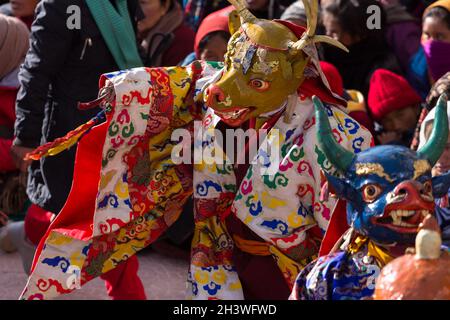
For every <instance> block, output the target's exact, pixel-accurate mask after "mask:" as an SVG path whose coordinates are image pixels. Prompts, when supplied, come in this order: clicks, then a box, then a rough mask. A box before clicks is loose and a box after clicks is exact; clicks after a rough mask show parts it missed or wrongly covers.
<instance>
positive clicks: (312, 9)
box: [292, 0, 348, 52]
mask: <svg viewBox="0 0 450 320" xmlns="http://www.w3.org/2000/svg"><path fill="white" fill-rule="evenodd" d="M302 2H303V5H304V7H305V12H306V23H307V26H306V31H305V33H304V34H303V36H302V37H301V39H300V40H298V41H297V42H295V43H294V44H293V46H292V49H294V50H297V51H300V50H302V49H303V48H304V47H306V46H307V45H308V44H310V43H319V42H326V43H328V44H331V45H333V46H336V47H338V48H340V49H342V50H344V51H346V52H348V49H347V48H346V47H345V46H344V45H343V44H342V43H340V42H339V41H337V40H335V39H333V38H331V37H328V36H316V35H315V34H316V28H317V18H318V15H319V3H318V0H312V1H311V3H310V1H309V0H302Z"/></svg>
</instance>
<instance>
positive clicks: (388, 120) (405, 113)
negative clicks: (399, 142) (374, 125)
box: [380, 106, 419, 133]
mask: <svg viewBox="0 0 450 320" xmlns="http://www.w3.org/2000/svg"><path fill="white" fill-rule="evenodd" d="M418 115H419V107H418V106H410V107H407V108H404V109H399V110H394V111H392V112H389V113H388V114H387V115H385V116H384V117H383V119H381V121H380V123H381V125H382V126H383V129H384V130H385V131H391V132H397V133H403V132H406V131H409V130H411V129H414V128H415V127H416V124H417V117H418Z"/></svg>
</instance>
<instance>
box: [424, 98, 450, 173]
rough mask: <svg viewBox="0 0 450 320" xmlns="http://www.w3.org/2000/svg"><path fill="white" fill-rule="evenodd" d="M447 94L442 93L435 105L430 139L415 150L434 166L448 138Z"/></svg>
mask: <svg viewBox="0 0 450 320" xmlns="http://www.w3.org/2000/svg"><path fill="white" fill-rule="evenodd" d="M446 101H447V96H446V95H445V94H442V95H441V96H440V97H439V100H438V102H437V105H436V116H435V119H434V123H433V130H432V131H431V135H430V139H428V141H427V143H425V145H424V146H423V147H422V148H420V149H419V150H417V154H418V155H419V156H420V157H421V158H423V159H427V160H428V162H429V163H430V165H431V166H434V165H435V164H436V162H437V161H438V160H439V158H440V157H441V154H442V152H444V149H445V145H446V144H447V138H448V117H447V102H446Z"/></svg>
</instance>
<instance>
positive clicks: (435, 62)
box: [422, 0, 450, 83]
mask: <svg viewBox="0 0 450 320" xmlns="http://www.w3.org/2000/svg"><path fill="white" fill-rule="evenodd" d="M423 17H424V18H423V27H422V46H423V50H424V52H425V57H426V60H427V65H428V70H429V75H430V77H431V82H432V83H434V82H435V81H437V80H438V79H439V78H440V77H442V76H443V75H444V74H445V73H446V72H449V71H450V0H440V1H437V2H435V3H433V4H432V5H430V6H429V7H428V8H427V9H426V10H425V13H424V16H423Z"/></svg>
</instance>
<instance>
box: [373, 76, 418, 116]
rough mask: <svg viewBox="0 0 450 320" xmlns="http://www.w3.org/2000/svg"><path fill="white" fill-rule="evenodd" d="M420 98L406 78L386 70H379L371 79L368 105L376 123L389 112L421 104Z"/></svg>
mask: <svg viewBox="0 0 450 320" xmlns="http://www.w3.org/2000/svg"><path fill="white" fill-rule="evenodd" d="M421 101H422V100H421V98H420V96H419V95H418V94H417V93H416V92H415V91H414V89H413V88H412V87H411V86H410V85H409V83H408V82H407V81H406V79H405V78H403V77H402V76H399V75H398V74H395V73H393V72H391V71H389V70H386V69H377V70H376V71H375V72H374V73H373V75H372V78H371V79H370V88H369V97H368V100H367V104H368V107H369V110H370V112H371V114H372V116H373V118H374V119H375V120H376V121H380V120H381V119H382V118H383V117H384V116H385V115H386V114H388V113H389V112H392V111H395V110H399V109H404V108H406V107H410V106H412V105H415V104H419V103H420V102H421Z"/></svg>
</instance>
